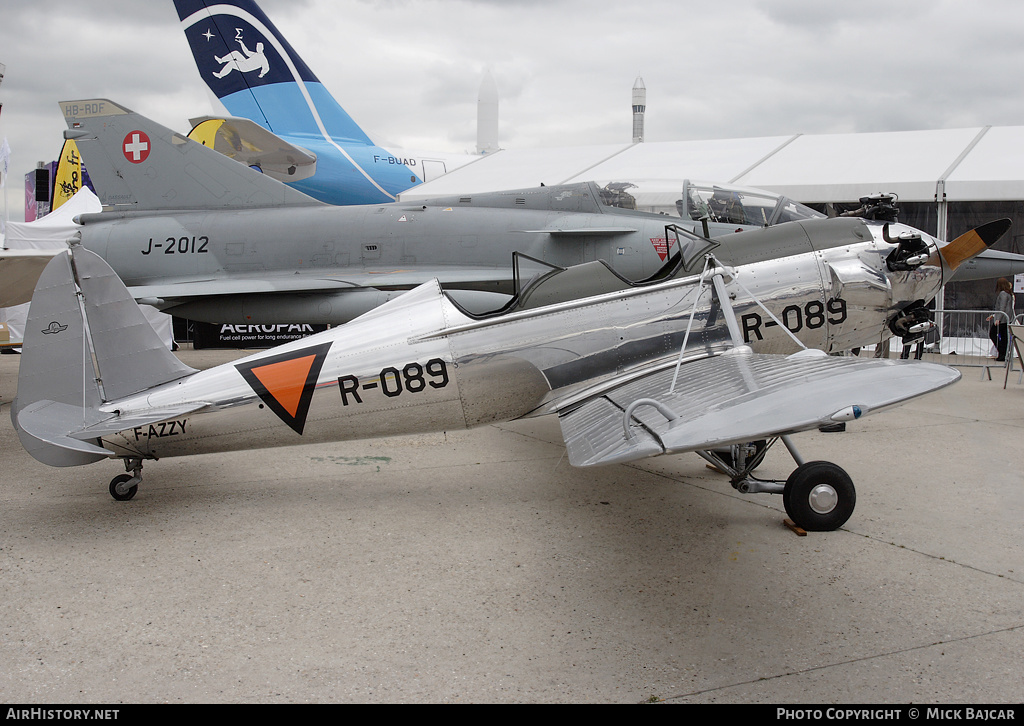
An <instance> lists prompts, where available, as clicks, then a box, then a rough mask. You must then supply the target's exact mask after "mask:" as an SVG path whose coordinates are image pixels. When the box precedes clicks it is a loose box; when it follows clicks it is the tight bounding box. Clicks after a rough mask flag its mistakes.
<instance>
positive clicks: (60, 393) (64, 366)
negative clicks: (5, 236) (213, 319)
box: [11, 246, 195, 466]
mask: <svg viewBox="0 0 1024 726" xmlns="http://www.w3.org/2000/svg"><path fill="white" fill-rule="evenodd" d="M192 373H195V370H194V369H192V368H190V367H188V366H186V365H185V364H183V363H181V361H179V360H178V358H177V357H176V356H175V355H174V354H173V353H171V352H170V351H169V350H168V349H167V346H166V344H165V343H164V342H162V341H161V340H160V338H159V336H157V334H156V331H154V330H153V328H152V326H150V324H149V323H148V322H147V321H146V318H145V316H144V315H143V314H142V311H141V310H140V309H139V307H138V305H136V303H135V301H134V300H133V299H132V298H131V295H129V293H128V290H127V289H126V288H125V286H124V284H123V283H122V282H121V281H120V279H119V278H118V277H117V275H116V274H115V273H114V271H113V270H111V269H110V267H109V266H108V265H107V264H106V263H105V262H104V261H103V260H102V259H101V258H100V257H99V256H97V255H96V254H94V253H92V252H90V251H88V250H86V249H85V248H83V247H77V246H76V247H73V248H72V250H71V251H70V252H67V253H61V254H58V255H56V256H55V257H54V258H53V259H52V260H51V261H50V263H49V264H48V265H47V266H46V268H45V269H44V270H43V273H42V275H40V277H39V282H38V283H37V284H36V289H35V293H34V294H33V296H32V304H31V306H30V307H29V312H28V319H27V321H26V323H25V341H24V346H23V348H22V357H21V361H20V367H19V372H18V396H17V398H16V399H15V401H14V404H13V405H12V407H11V419H12V421H13V422H14V426H15V428H16V429H17V430H18V436H19V437H20V438H21V441H22V444H23V445H24V446H25V449H26V450H27V451H28V452H29V453H30V454H32V456H33V457H34V458H36V459H37V460H39V461H41V462H43V463H45V464H49V465H51V466H76V465H79V464H88V463H92V462H93V461H99V460H100V459H103V458H106V457H108V456H109V452H107V451H106V450H105V449H103V448H102V447H101V446H100V445H99V442H98V440H96V437H95V436H90V435H89V433H88V429H89V427H91V426H96V425H97V424H100V423H102V422H103V421H105V420H107V419H110V418H114V417H116V415H117V414H116V413H108V412H104V411H103V410H101V406H102V405H103V404H104V403H105V402H107V401H113V400H117V399H120V398H124V397H125V396H130V395H132V394H134V393H138V392H140V391H143V390H146V389H147V388H151V387H153V386H157V385H161V384H163V383H168V382H170V381H174V380H177V379H178V378H181V377H183V376H187V375H190V374H192Z"/></svg>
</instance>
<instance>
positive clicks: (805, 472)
mask: <svg viewBox="0 0 1024 726" xmlns="http://www.w3.org/2000/svg"><path fill="white" fill-rule="evenodd" d="M782 502H783V504H784V505H785V506H786V513H787V514H788V515H789V516H790V518H791V519H792V520H793V522H794V523H795V524H796V525H797V526H798V527H801V528H802V529H805V530H807V531H808V532H831V531H832V530H834V529H839V528H840V527H842V526H843V525H844V524H845V523H846V520H848V519H849V518H850V515H851V514H853V508H854V506H856V504H857V492H856V490H855V489H854V487H853V480H851V479H850V475H849V474H847V473H846V472H845V471H843V470H842V469H841V468H840V467H838V466H836V465H835V464H833V463H832V462H830V461H808V462H807V463H805V464H801V465H800V466H798V467H797V468H796V469H795V470H794V471H793V473H792V474H790V475H789V479H787V480H786V488H785V489H784V490H783V492H782Z"/></svg>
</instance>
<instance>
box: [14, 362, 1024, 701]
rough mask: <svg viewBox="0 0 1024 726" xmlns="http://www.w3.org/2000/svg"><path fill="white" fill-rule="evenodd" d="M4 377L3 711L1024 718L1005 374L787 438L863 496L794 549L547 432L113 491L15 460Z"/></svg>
mask: <svg viewBox="0 0 1024 726" xmlns="http://www.w3.org/2000/svg"><path fill="white" fill-rule="evenodd" d="M237 355H238V353H237V352H231V351H191V350H185V351H183V352H182V353H181V356H182V358H183V359H184V360H186V362H188V363H189V364H190V365H193V366H196V367H208V366H210V365H213V364H215V363H218V362H222V361H225V360H229V359H231V358H232V357H236V356H237ZM19 360H20V356H16V355H4V356H0V447H2V449H0V450H2V452H3V453H2V457H3V458H2V461H3V466H2V469H0V701H3V702H5V703H33V704H41V703H67V704H71V703H75V704H87V703H119V702H120V703H164V702H170V703H291V702H298V703H306V702H317V703H351V702H405V703H423V702H430V703H441V702H444V703H452V702H474V703H477V702H479V703H486V702H530V703H581V702H598V703H644V702H648V701H656V700H659V701H667V702H674V703H761V704H763V703H772V704H776V703H778V704H863V703H877V704H902V703H911V702H912V703H917V704H938V703H950V704H965V705H970V704H990V703H1020V702H1021V701H1024V676H1022V674H1024V537H1022V534H1024V474H1022V471H1021V467H1022V465H1024V385H1018V384H1017V383H1016V374H1014V376H1013V377H1012V378H1011V382H1010V384H1009V386H1008V388H1007V389H1006V390H1003V387H1002V386H1003V382H1002V378H1001V376H1000V377H999V380H991V381H988V380H984V381H982V380H979V377H980V371H979V370H978V369H970V368H968V369H963V372H964V378H963V380H961V381H960V382H959V383H958V384H956V385H955V386H952V387H950V388H948V389H946V390H944V391H940V392H938V393H936V394H933V395H931V396H928V397H924V398H921V399H917V400H915V401H912V402H910V403H909V404H907V405H906V406H904V407H902V408H900V409H896V410H894V411H891V412H888V413H882V414H879V415H877V416H873V417H869V418H866V419H864V420H862V421H859V422H856V423H853V424H850V430H849V431H848V432H846V433H843V434H818V433H813V434H803V435H800V436H797V437H796V438H795V440H796V442H797V444H798V445H799V446H800V450H801V453H802V454H803V456H804V458H806V459H808V460H813V459H828V460H831V461H835V462H836V463H838V464H839V465H840V466H842V467H844V468H845V469H846V470H847V471H848V472H849V473H850V475H851V476H852V477H853V480H854V482H855V484H856V485H857V493H858V503H857V508H856V511H855V512H854V514H853V517H852V518H851V519H850V521H849V522H848V523H847V524H846V525H845V526H844V527H843V528H842V529H840V530H838V531H836V532H830V533H810V534H808V535H807V536H805V537H799V536H797V535H796V534H794V533H793V532H791V531H790V530H789V529H787V528H786V527H785V526H784V525H783V519H784V517H785V512H784V509H783V506H782V498H781V497H780V496H771V495H763V494H762V495H753V496H746V495H741V494H739V493H737V492H736V491H734V490H733V489H732V488H731V487H730V486H729V483H728V480H727V479H726V477H725V476H723V475H721V474H718V473H716V472H714V471H713V470H711V469H709V468H708V467H707V466H706V465H705V463H704V461H703V460H702V459H700V458H699V457H697V456H696V455H682V456H674V457H660V458H656V459H648V460H644V461H641V462H639V463H634V464H629V465H618V466H608V467H601V468H595V469H575V468H573V467H571V466H570V465H569V463H568V461H567V460H566V458H565V455H564V453H565V449H564V446H563V444H562V438H561V434H560V431H559V427H558V423H557V421H556V420H554V419H553V418H551V417H547V418H541V419H531V420H522V421H517V422H513V423H509V424H501V425H494V426H486V427H483V428H480V429H476V430H472V431H455V432H448V433H445V434H437V435H429V436H412V437H402V438H395V439H380V440H373V441H356V442H344V443H338V444H332V445H325V446H298V447H289V448H279V449H270V450H261V451H249V452H241V453H231V454H223V455H202V456H192V457H184V458H179V459H167V460H162V461H158V462H149V463H147V464H146V466H145V472H144V473H145V480H144V482H143V484H142V486H141V487H140V489H139V494H138V495H137V496H136V497H135V499H134V500H132V501H130V502H116V501H114V500H113V499H111V497H110V496H109V494H108V493H107V484H108V482H109V481H110V479H111V478H112V477H114V476H115V475H117V474H120V473H122V472H123V467H122V466H121V464H120V462H116V461H111V462H101V463H98V464H93V465H91V466H87V467H78V468H72V469H53V468H49V467H47V466H44V465H42V464H39V463H37V462H36V461H34V460H33V459H31V458H30V457H29V456H28V455H27V454H26V453H25V452H24V451H23V450H22V448H21V446H20V445H19V443H18V440H17V436H16V434H15V432H14V431H13V428H12V426H11V421H10V417H9V412H10V411H9V410H10V401H11V399H12V398H13V396H14V395H15V392H16V384H17V369H18V363H19ZM793 467H794V464H793V462H792V459H791V458H790V457H789V455H788V454H787V453H786V451H785V449H784V448H783V447H782V446H781V445H780V446H778V447H776V448H775V449H773V450H772V451H771V452H770V453H769V455H768V457H767V459H766V461H765V464H764V465H763V466H762V468H761V469H760V471H759V473H760V474H761V475H762V476H774V477H779V478H785V476H787V475H788V473H789V472H790V471H791V470H792V468H793Z"/></svg>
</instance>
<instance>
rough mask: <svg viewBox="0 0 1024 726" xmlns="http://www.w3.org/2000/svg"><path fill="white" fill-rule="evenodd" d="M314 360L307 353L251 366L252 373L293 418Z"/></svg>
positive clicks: (312, 356)
mask: <svg viewBox="0 0 1024 726" xmlns="http://www.w3.org/2000/svg"><path fill="white" fill-rule="evenodd" d="M314 360H316V356H315V355H307V356H305V357H303V358H295V359H294V360H286V361H281V362H280V363H271V364H270V365H265V366H261V367H259V368H253V369H252V374H253V375H254V376H256V378H258V379H259V381H260V383H262V384H263V387H264V388H266V389H267V393H269V394H270V395H271V396H273V397H274V400H276V401H277V402H278V403H279V404H281V407H282V408H283V409H284V410H285V411H287V412H288V413H289V414H290V415H291V416H292V417H293V418H294V417H296V416H298V412H299V402H300V400H301V399H302V392H303V390H304V389H305V387H306V381H307V380H308V378H309V371H310V370H311V369H312V367H313V361H314Z"/></svg>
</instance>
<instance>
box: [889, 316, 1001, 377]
mask: <svg viewBox="0 0 1024 726" xmlns="http://www.w3.org/2000/svg"><path fill="white" fill-rule="evenodd" d="M934 320H935V323H936V325H935V328H934V329H933V330H931V331H929V332H928V333H927V334H926V335H925V338H924V341H923V349H922V355H921V356H920V357H921V359H922V360H928V361H932V362H935V363H942V364H944V365H948V366H957V367H960V368H963V367H970V368H981V369H982V370H981V377H982V380H984V378H985V376H986V375H988V377H989V379H990V380H991V378H992V371H991V369H992V368H996V369H998V370H999V371H1000V372H1001V373H1002V372H1004V369H1006V368H1007V367H1009V368H1010V370H1013V356H1012V348H1011V343H1010V342H1009V341H1007V343H1006V349H1005V352H1006V356H1005V357H1006V360H1005V361H1000V360H997V353H998V350H997V347H996V343H995V340H994V338H995V336H996V335H997V333H996V332H993V329H994V328H996V329H997V325H998V323H1005V324H1007V326H1008V325H1009V323H1010V322H1012V321H1010V320H1009V318H1008V317H1007V315H1006V313H1004V312H1002V311H999V310H936V311H935V315H934ZM1003 330H1004V331H1008V327H1006V328H1003ZM1006 335H1007V336H1008V332H1007V333H1006ZM890 346H891V347H890V351H891V352H890V357H891V358H897V357H901V351H902V352H907V351H904V350H903V341H902V340H900V339H899V338H893V339H892V343H891V344H890ZM917 352H918V343H911V345H910V350H909V357H911V358H913V357H916V355H917ZM1004 377H1005V376H1004Z"/></svg>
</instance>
